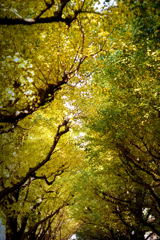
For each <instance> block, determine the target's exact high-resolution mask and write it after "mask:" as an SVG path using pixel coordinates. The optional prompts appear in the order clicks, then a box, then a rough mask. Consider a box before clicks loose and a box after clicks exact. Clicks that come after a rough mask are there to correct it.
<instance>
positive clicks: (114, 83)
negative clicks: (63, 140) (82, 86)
mask: <svg viewBox="0 0 160 240" xmlns="http://www.w3.org/2000/svg"><path fill="white" fill-rule="evenodd" d="M125 4H126V5H127V3H126V2H125ZM156 4H157V3H155V2H150V1H145V2H143V3H139V2H134V3H133V2H132V4H129V5H128V7H129V11H130V16H131V17H132V19H130V18H129V14H128V12H127V11H128V10H127V11H126V12H125V8H124V12H123V14H124V15H123V16H124V18H123V21H124V20H125V21H126V22H125V24H124V25H125V27H124V25H123V24H122V25H119V26H118V27H117V30H116V33H117V35H111V36H109V38H108V40H107V41H108V42H110V44H111V45H112V48H111V49H109V48H108V49H106V56H104V55H103V56H100V58H99V62H101V61H103V64H104V65H103V66H104V67H103V68H102V69H100V70H99V73H96V74H95V75H94V78H93V81H92V84H91V87H92V90H91V92H90V97H89V98H88V104H87V98H86V104H85V107H86V108H87V112H86V111H85V110H84V107H83V103H82V104H81V106H82V108H83V111H84V112H85V118H84V120H86V119H87V124H86V126H87V127H88V133H87V137H86V141H87V143H88V144H87V147H86V151H87V152H88V156H89V157H88V158H89V160H90V161H89V164H93V165H92V167H96V168H97V169H98V168H99V171H98V170H97V171H98V172H99V174H98V173H97V175H96V178H95V177H93V176H95V174H94V171H93V172H92V174H91V175H92V178H93V183H92V189H93V190H92V191H93V193H94V194H95V195H97V196H98V197H99V201H100V202H106V204H107V206H110V210H111V212H112V214H113V215H114V214H115V215H114V217H113V221H112V220H111V221H110V224H111V226H114V224H115V219H116V221H117V223H118V222H120V228H118V227H117V226H116V227H113V229H114V230H115V229H120V231H119V232H118V233H116V232H114V236H111V235H110V236H108V239H120V238H121V237H122V238H123V239H124V238H125V237H126V239H132V237H135V236H136V239H144V233H145V232H146V231H152V233H156V234H157V235H160V229H159V211H160V209H159V194H160V190H159V181H160V173H159V157H160V156H159V152H160V149H159V137H160V136H159V125H160V121H159V90H158V89H159V71H158V56H159V44H158V45H157V38H158V34H159V31H158V22H157V18H158V16H159V10H158V9H156V8H154V7H155V5H156ZM155 9H156V10H155ZM125 14H126V15H125ZM139 14H140V15H139ZM139 16H140V18H141V23H140V24H139V21H138V19H139ZM127 18H128V19H127ZM123 21H122V22H123ZM142 23H143V24H142ZM152 26H154V28H152V31H151V33H150V31H148V29H151V27H152ZM139 37H140V39H139V40H138V41H137V39H138V38H139ZM108 155H111V158H110V159H108V158H107V156H108ZM117 156H118V157H117ZM117 159H118V160H117ZM100 174H101V175H100ZM103 177H104V178H103ZM94 178H95V179H94ZM94 182H95V186H94ZM96 185H97V186H96ZM93 186H94V187H93ZM86 189H87V187H86ZM91 209H92V208H91ZM97 211H98V207H97V208H96V209H94V211H93V212H94V213H95V214H96V215H97V219H99V217H100V216H102V215H101V214H100V213H99V212H98V213H97ZM108 211H109V210H108ZM104 212H105V210H104ZM88 215H89V213H88ZM88 215H86V216H87V217H88ZM106 221H107V218H106ZM90 222H92V223H93V225H94V226H97V222H96V221H94V219H93V218H92V217H90V218H89V220H88V224H87V225H86V226H87V229H89V230H88V231H89V233H88V234H89V235H90V234H91V230H90V229H91V228H90V227H89V223H90ZM103 226H105V223H104V224H103ZM99 229H100V228H99ZM121 230H122V231H121ZM84 231H85V228H84ZM96 232H97V230H96ZM96 232H95V233H94V234H93V235H92V237H91V239H94V238H96V237H97V238H98V236H96ZM102 232H103V231H102ZM132 232H134V235H133V236H132ZM82 234H83V230H82ZM85 234H86V232H85ZM117 234H118V236H117ZM123 234H125V236H123ZM102 235H104V234H102ZM106 238H107V237H106Z"/></svg>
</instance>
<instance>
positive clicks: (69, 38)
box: [0, 1, 104, 240]
mask: <svg viewBox="0 0 160 240" xmlns="http://www.w3.org/2000/svg"><path fill="white" fill-rule="evenodd" d="M59 3H60V2H59ZM12 4H13V5H12ZM24 4H25V5H23V4H21V3H15V2H12V3H11V2H10V1H8V2H5V3H2V5H3V7H4V10H6V8H5V7H6V6H7V8H8V9H7V11H6V12H5V11H4V12H3V13H4V15H2V18H3V23H5V24H4V25H3V26H1V30H2V33H3V38H2V46H3V48H2V71H1V76H2V78H3V81H2V82H1V92H2V108H1V115H0V116H1V138H2V141H1V142H2V146H1V147H2V155H1V156H2V158H1V159H2V160H1V206H2V212H1V215H2V216H3V217H2V218H3V222H4V224H5V225H6V239H7V240H8V239H9V240H11V239H21V240H22V239H43V238H44V236H49V238H50V239H52V238H55V237H57V235H58V234H61V235H63V234H62V233H61V229H62V228H63V227H64V224H61V223H60V222H59V223H58V221H60V218H61V217H60V216H61V214H62V212H63V211H64V212H65V211H66V209H67V208H66V207H67V206H68V205H70V204H73V197H72V192H71V191H70V189H71V187H70V184H71V181H70V179H71V176H70V175H71V170H72V169H73V168H78V167H79V164H80V163H81V162H80V159H81V158H82V155H83V154H82V151H81V150H80V151H79V152H78V148H77V147H76V146H75V145H74V144H73V143H72V142H71V138H72V137H71V135H68V137H67V136H66V137H64V135H66V133H68V132H69V129H70V127H71V121H70V119H69V116H68V115H70V111H69V110H68V108H67V107H65V102H66V101H67V102H69V101H71V100H73V99H72V95H73V91H74V88H76V85H77V84H78V83H79V82H85V81H86V80H85V78H86V68H87V67H88V66H89V64H90V63H89V62H85V60H86V59H89V60H88V61H91V59H92V58H93V57H94V56H95V55H97V54H98V53H99V52H101V51H102V49H103V45H104V41H103V40H99V41H98V44H97V42H96V44H93V38H95V36H97V37H98V35H97V34H96V33H94V31H93V35H90V30H91V28H92V27H93V28H95V26H96V21H97V19H98V18H99V14H98V13H97V14H95V18H94V21H91V22H90V28H89V29H87V27H86V26H85V24H86V23H88V22H89V21H90V20H89V18H90V16H92V12H93V6H94V1H90V2H89V1H87V2H86V1H83V2H81V4H80V3H79V1H76V4H75V2H71V1H61V5H59V6H58V1H57V2H56V3H54V2H52V3H50V4H49V3H47V2H46V1H44V2H42V1H40V2H39V8H41V7H42V9H43V10H42V11H41V12H40V14H39V15H38V17H37V18H36V20H35V19H34V23H35V22H36V23H38V22H39V25H38V27H37V24H29V22H28V20H26V19H28V17H29V15H30V16H31V17H32V16H35V15H34V13H35V10H36V7H37V6H36V5H35V3H30V4H31V5H30V7H29V8H28V7H27V6H28V2H27V3H24ZM51 5H52V6H51ZM43 7H44V8H43ZM51 7H53V11H54V16H53V12H52V9H51ZM56 7H57V10H56ZM82 8H83V10H84V11H85V9H90V10H91V11H90V13H89V17H87V18H86V15H85V16H80V15H78V14H79V11H81V10H82ZM9 9H10V10H13V9H14V10H13V12H14V13H13V14H14V15H15V12H16V14H18V15H20V14H22V15H23V14H24V15H23V16H25V19H23V20H22V19H21V20H20V21H19V20H14V19H13V17H12V16H13V15H12V16H11V17H10V14H9ZM16 10H17V11H18V12H17V11H16ZM56 11H58V12H57V13H56ZM77 11H78V12H77ZM62 12H63V13H62ZM5 13H7V17H6V16H5ZM42 14H44V15H45V21H46V19H49V18H50V14H52V17H54V18H55V15H56V14H58V18H57V19H56V22H57V23H55V22H54V23H51V24H49V25H46V24H40V21H41V20H42V18H41V15H42ZM62 14H64V15H66V14H67V15H68V16H66V17H64V18H63V15H62ZM70 16H72V17H71V18H72V20H71V19H70V20H69V17H70ZM29 18H30V17H29ZM67 19H68V20H67ZM12 20H13V21H12ZM52 20H55V19H52ZM64 20H65V21H64ZM5 21H6V22H7V24H6V22H5ZM47 21H48V20H47ZM100 21H102V20H100ZM64 22H65V23H64ZM71 23H72V24H71ZM26 24H27V25H32V26H26ZM66 24H67V26H68V27H66ZM70 25H71V26H70ZM82 64H83V66H84V67H83V68H82V66H81V65H82ZM80 68H81V70H80ZM90 69H92V68H91V66H90V68H88V71H89V74H90V72H91V70H90ZM87 75H88V73H87ZM65 85H66V87H65ZM72 89H73V90H72ZM76 91H81V90H79V89H78V88H77V89H76ZM58 92H61V94H58ZM68 92H69V94H68ZM66 99H67V100H66ZM57 145H58V146H59V149H58V147H57ZM71 149H72V152H71ZM54 157H55V159H54ZM78 163H79V164H78ZM65 182H67V184H64V183H65ZM64 208H65V210H64ZM61 220H62V219H61ZM75 226H76V229H77V228H78V224H77V225H76V224H75ZM76 229H75V228H74V227H73V226H72V225H71V227H70V229H69V230H68V232H67V234H66V236H67V235H68V236H69V235H70V234H71V230H72V231H73V232H75V231H76Z"/></svg>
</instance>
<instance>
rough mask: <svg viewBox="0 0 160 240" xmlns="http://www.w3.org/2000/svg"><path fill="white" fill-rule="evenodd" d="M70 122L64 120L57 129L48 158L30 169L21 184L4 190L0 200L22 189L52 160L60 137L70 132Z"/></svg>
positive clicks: (0, 194)
mask: <svg viewBox="0 0 160 240" xmlns="http://www.w3.org/2000/svg"><path fill="white" fill-rule="evenodd" d="M68 122H69V121H68V120H63V122H62V124H60V125H59V126H58V129H57V133H56V135H55V137H54V141H53V144H52V146H51V148H50V151H49V153H48V154H47V156H46V158H45V159H44V160H43V161H41V162H40V163H38V164H37V165H36V166H35V167H33V168H30V169H29V171H28V172H27V173H26V176H25V177H23V178H22V179H21V180H20V181H19V182H17V183H16V184H14V185H13V186H12V187H7V188H5V189H4V190H2V192H1V193H0V200H1V199H3V198H4V197H5V196H6V195H8V194H9V193H12V192H13V191H15V190H16V189H18V188H20V187H21V186H22V185H23V184H24V183H25V182H26V181H27V180H28V179H29V177H30V176H32V175H33V174H34V173H35V171H37V170H38V169H40V168H41V167H42V166H43V165H45V164H46V163H47V162H48V161H49V160H50V157H51V155H52V153H53V151H54V149H55V147H56V145H57V143H58V141H59V139H60V137H61V136H62V135H63V134H65V133H67V132H68V131H69V126H68V125H67V124H68ZM62 127H65V129H64V130H61V128H62Z"/></svg>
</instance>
